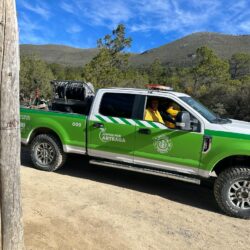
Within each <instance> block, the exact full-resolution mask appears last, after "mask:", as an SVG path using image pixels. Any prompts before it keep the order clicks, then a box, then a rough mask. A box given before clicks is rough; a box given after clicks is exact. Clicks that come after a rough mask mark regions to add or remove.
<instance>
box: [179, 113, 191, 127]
mask: <svg viewBox="0 0 250 250" xmlns="http://www.w3.org/2000/svg"><path fill="white" fill-rule="evenodd" d="M176 128H178V129H180V130H185V131H190V130H191V117H190V114H189V113H188V112H187V111H182V112H179V113H178V115H177V117H176Z"/></svg>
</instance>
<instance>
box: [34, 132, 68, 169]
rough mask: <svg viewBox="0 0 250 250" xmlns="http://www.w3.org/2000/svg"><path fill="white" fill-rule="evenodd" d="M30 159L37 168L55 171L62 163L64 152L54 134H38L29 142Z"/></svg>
mask: <svg viewBox="0 0 250 250" xmlns="http://www.w3.org/2000/svg"><path fill="white" fill-rule="evenodd" d="M31 160H32V162H33V164H34V166H35V167H36V168H37V169H40V170H44V171H55V170H57V169H58V168H60V167H61V166H62V165H63V164H64V162H65V160H66V154H65V153H64V152H63V149H62V146H61V143H60V142H59V141H58V139H57V138H56V137H55V136H53V135H50V134H40V135H37V136H36V137H35V138H34V139H33V141H32V142H31Z"/></svg>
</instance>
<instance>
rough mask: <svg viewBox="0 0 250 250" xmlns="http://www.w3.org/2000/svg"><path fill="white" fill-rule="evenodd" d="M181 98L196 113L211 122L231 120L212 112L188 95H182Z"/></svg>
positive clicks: (227, 121)
mask: <svg viewBox="0 0 250 250" xmlns="http://www.w3.org/2000/svg"><path fill="white" fill-rule="evenodd" d="M180 99H181V100H183V101H184V102H185V103H187V104H188V105H189V106H191V107H192V108H193V109H195V110H196V111H197V112H198V113H200V114H201V115H202V116H203V117H204V118H205V119H207V120H208V121H209V122H211V123H229V122H231V121H230V120H229V119H222V118H220V117H219V116H218V115H216V114H215V113H213V112H212V111H211V110H209V109H208V108H206V107H205V106H204V105H203V104H201V103H200V102H198V101H196V100H194V99H193V98H192V97H190V96H182V97H180Z"/></svg>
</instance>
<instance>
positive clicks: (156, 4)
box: [17, 0, 250, 52]
mask: <svg viewBox="0 0 250 250" xmlns="http://www.w3.org/2000/svg"><path fill="white" fill-rule="evenodd" d="M17 11H18V21H19V28H20V43H30V44H48V43H49V44H64V45H69V46H74V47H80V48H92V47H96V40H97V39H98V38H100V37H103V36H104V35H105V34H107V33H110V32H111V30H112V29H113V28H115V27H116V26H117V24H119V23H123V24H125V25H126V27H127V35H128V36H131V37H132V38H133V45H132V48H131V51H135V52H142V51H144V50H147V49H149V48H153V47H158V46H160V45H163V44H165V43H167V42H170V41H173V40H176V39H177V38H180V37H182V36H184V35H187V34H190V33H193V32H198V31H212V32H221V33H227V34H250V0H139V1H136V0H88V1H87V0H17Z"/></svg>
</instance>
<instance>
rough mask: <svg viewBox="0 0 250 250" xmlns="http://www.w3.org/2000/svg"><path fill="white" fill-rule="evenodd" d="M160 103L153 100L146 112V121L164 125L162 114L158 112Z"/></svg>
mask: <svg viewBox="0 0 250 250" xmlns="http://www.w3.org/2000/svg"><path fill="white" fill-rule="evenodd" d="M158 106H159V101H158V100H157V99H152V100H151V101H150V105H149V107H148V108H147V109H146V110H145V115H144V120H146V121H152V122H160V123H163V124H164V121H163V119H162V117H161V114H160V112H159V111H158Z"/></svg>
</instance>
